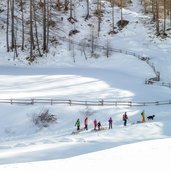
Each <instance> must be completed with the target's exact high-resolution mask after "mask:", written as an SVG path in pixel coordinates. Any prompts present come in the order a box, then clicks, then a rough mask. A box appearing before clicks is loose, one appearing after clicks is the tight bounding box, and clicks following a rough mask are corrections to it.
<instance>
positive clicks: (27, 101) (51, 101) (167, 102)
mask: <svg viewBox="0 0 171 171" xmlns="http://www.w3.org/2000/svg"><path fill="white" fill-rule="evenodd" d="M0 104H11V105H13V104H18V105H35V104H47V105H60V104H63V105H70V106H72V105H81V106H113V107H117V106H130V107H132V106H153V105H170V104H171V100H165V101H153V102H133V101H114V100H111V101H109V100H87V101H79V100H64V99H0Z"/></svg>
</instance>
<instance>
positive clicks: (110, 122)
mask: <svg viewBox="0 0 171 171" xmlns="http://www.w3.org/2000/svg"><path fill="white" fill-rule="evenodd" d="M108 122H109V129H112V118H111V117H110V118H109V120H108Z"/></svg>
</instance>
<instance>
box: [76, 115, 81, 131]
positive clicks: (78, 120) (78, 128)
mask: <svg viewBox="0 0 171 171" xmlns="http://www.w3.org/2000/svg"><path fill="white" fill-rule="evenodd" d="M75 126H77V131H79V130H80V119H79V118H78V119H77V121H76V123H75Z"/></svg>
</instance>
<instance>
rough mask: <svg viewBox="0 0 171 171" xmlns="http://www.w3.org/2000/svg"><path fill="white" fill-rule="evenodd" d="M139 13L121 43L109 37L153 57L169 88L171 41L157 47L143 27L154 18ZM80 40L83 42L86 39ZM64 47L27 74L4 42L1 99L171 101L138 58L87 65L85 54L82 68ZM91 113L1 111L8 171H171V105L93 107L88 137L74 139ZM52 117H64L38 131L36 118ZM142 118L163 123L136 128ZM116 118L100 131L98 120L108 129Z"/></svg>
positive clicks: (1, 157) (0, 46)
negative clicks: (151, 81) (151, 80)
mask: <svg viewBox="0 0 171 171" xmlns="http://www.w3.org/2000/svg"><path fill="white" fill-rule="evenodd" d="M130 9H131V10H130ZM138 9H140V6H139V4H138V3H137V1H135V0H134V1H133V4H132V6H130V7H129V8H127V9H125V10H124V11H123V12H124V17H125V18H126V19H128V20H129V21H130V22H131V23H130V24H129V25H128V26H127V27H126V28H125V29H123V30H122V31H121V32H120V33H118V34H117V35H115V39H114V40H112V39H113V37H109V39H110V43H111V44H112V45H113V46H114V47H115V48H119V49H127V50H131V51H135V52H136V53H139V54H141V55H143V54H144V55H147V56H150V57H152V58H151V59H150V60H151V62H153V63H154V64H155V66H156V67H157V69H158V70H159V71H160V72H161V79H162V81H164V82H171V76H170V75H169V73H170V71H171V68H170V66H171V65H170V64H171V60H170V59H169V58H170V51H169V48H168V47H169V46H170V40H169V39H167V40H162V41H160V40H157V38H156V39H153V41H151V40H150V38H149V37H148V36H149V35H148V33H147V29H146V28H144V25H143V24H142V21H144V20H145V19H146V16H144V15H143V14H142V13H141V12H140V10H138ZM116 10H118V9H116ZM118 16H119V13H118ZM147 20H148V19H147ZM137 21H138V22H137ZM104 26H105V25H104ZM104 28H105V27H104ZM103 33H104V32H103ZM80 34H83V35H84V33H80ZM4 35H5V34H4ZM76 36H77V39H78V40H79V39H80V37H83V36H80V35H76ZM85 36H86V35H85ZM2 37H3V36H2ZM4 40H5V37H4ZM4 42H5V41H4ZM102 43H104V41H102ZM61 46H62V45H60V46H59V47H57V49H55V48H54V49H52V52H51V53H50V55H48V56H47V57H44V58H42V59H39V60H38V61H37V63H34V64H33V65H32V66H26V64H24V63H22V62H23V61H22V62H21V61H19V60H17V61H15V62H14V61H12V60H8V59H11V57H12V54H10V55H11V56H10V55H9V56H7V55H8V54H7V53H6V52H5V51H4V49H5V48H4V47H5V46H4V43H2V42H0V64H1V67H0V95H1V97H0V98H1V99H10V98H21V99H22V98H57V99H67V100H68V99H71V100H101V99H104V100H116V101H139V102H141V101H142V102H148V101H162V100H170V97H171V89H169V88H167V87H162V86H157V85H145V84H144V81H145V79H146V78H151V77H154V76H155V75H154V72H153V70H152V69H151V68H150V67H149V65H147V64H146V62H144V61H141V60H138V59H137V58H136V57H133V56H130V55H124V54H120V53H114V54H112V55H111V56H110V57H109V58H106V57H104V55H101V56H100V57H99V58H98V59H94V58H89V59H88V60H85V58H84V56H81V55H80V52H78V53H76V54H75V59H76V63H73V58H72V57H69V56H71V53H70V52H69V51H68V49H67V48H66V49H65V48H64V47H63V48H61ZM63 46H64V45H63ZM66 47H67V45H66ZM58 48H59V49H60V48H61V49H62V50H61V51H59V49H58ZM56 52H58V53H56ZM100 53H101V52H100ZM53 54H55V56H53ZM64 59H65V60H64ZM85 108H86V107H85V106H74V105H73V106H72V105H71V106H69V105H50V104H49V105H47V104H42V105H41V104H35V105H16V104H13V105H11V104H0V118H1V119H0V171H23V170H24V171H27V170H28V171H30V170H32V171H37V170H40V171H47V170H51V171H55V170H62V171H63V170H69V169H70V170H74V169H77V170H78V169H81V170H87V169H89V170H90V169H92V170H93V169H97V170H102V169H106V168H111V169H117V170H133V171H134V170H164V171H167V170H169V168H170V166H169V159H170V157H171V156H170V154H171V145H170V141H171V139H170V137H171V128H170V121H171V114H170V105H161V106H160V105H156V106H154V105H152V106H143V107H138V106H137V107H129V106H125V107H123V106H96V107H93V106H92V107H90V109H91V110H92V111H93V112H94V114H93V115H91V116H89V118H88V127H89V129H88V131H83V132H80V133H79V134H76V135H72V134H71V133H72V132H73V131H74V130H76V127H75V122H76V120H77V118H80V120H81V127H83V121H84V118H85V115H84V114H83V113H84V112H83V111H84V110H85ZM46 109H49V111H50V113H52V114H55V115H56V116H57V122H56V123H55V124H52V125H50V126H49V127H47V128H43V129H39V128H38V127H36V126H35V125H34V124H33V121H32V118H33V115H34V114H35V113H40V112H41V111H43V110H46ZM142 110H145V114H146V116H148V115H153V114H154V115H155V119H154V120H153V121H151V120H150V121H148V120H147V121H146V123H143V124H134V123H136V122H137V121H139V120H141V115H140V113H141V111H142ZM125 111H126V112H127V113H128V117H129V120H128V125H127V126H126V127H124V126H123V121H122V114H123V113H124V112H125ZM109 117H112V119H113V129H111V130H109V129H105V130H103V131H97V132H93V131H92V129H93V120H94V119H97V120H98V121H101V123H102V126H103V127H105V128H107V127H108V119H109ZM78 164H79V165H78Z"/></svg>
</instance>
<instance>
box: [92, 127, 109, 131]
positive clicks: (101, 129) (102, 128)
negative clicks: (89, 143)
mask: <svg viewBox="0 0 171 171" xmlns="http://www.w3.org/2000/svg"><path fill="white" fill-rule="evenodd" d="M106 129H108V128H107V127H101V128H100V129H92V130H91V132H99V131H104V130H106Z"/></svg>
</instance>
